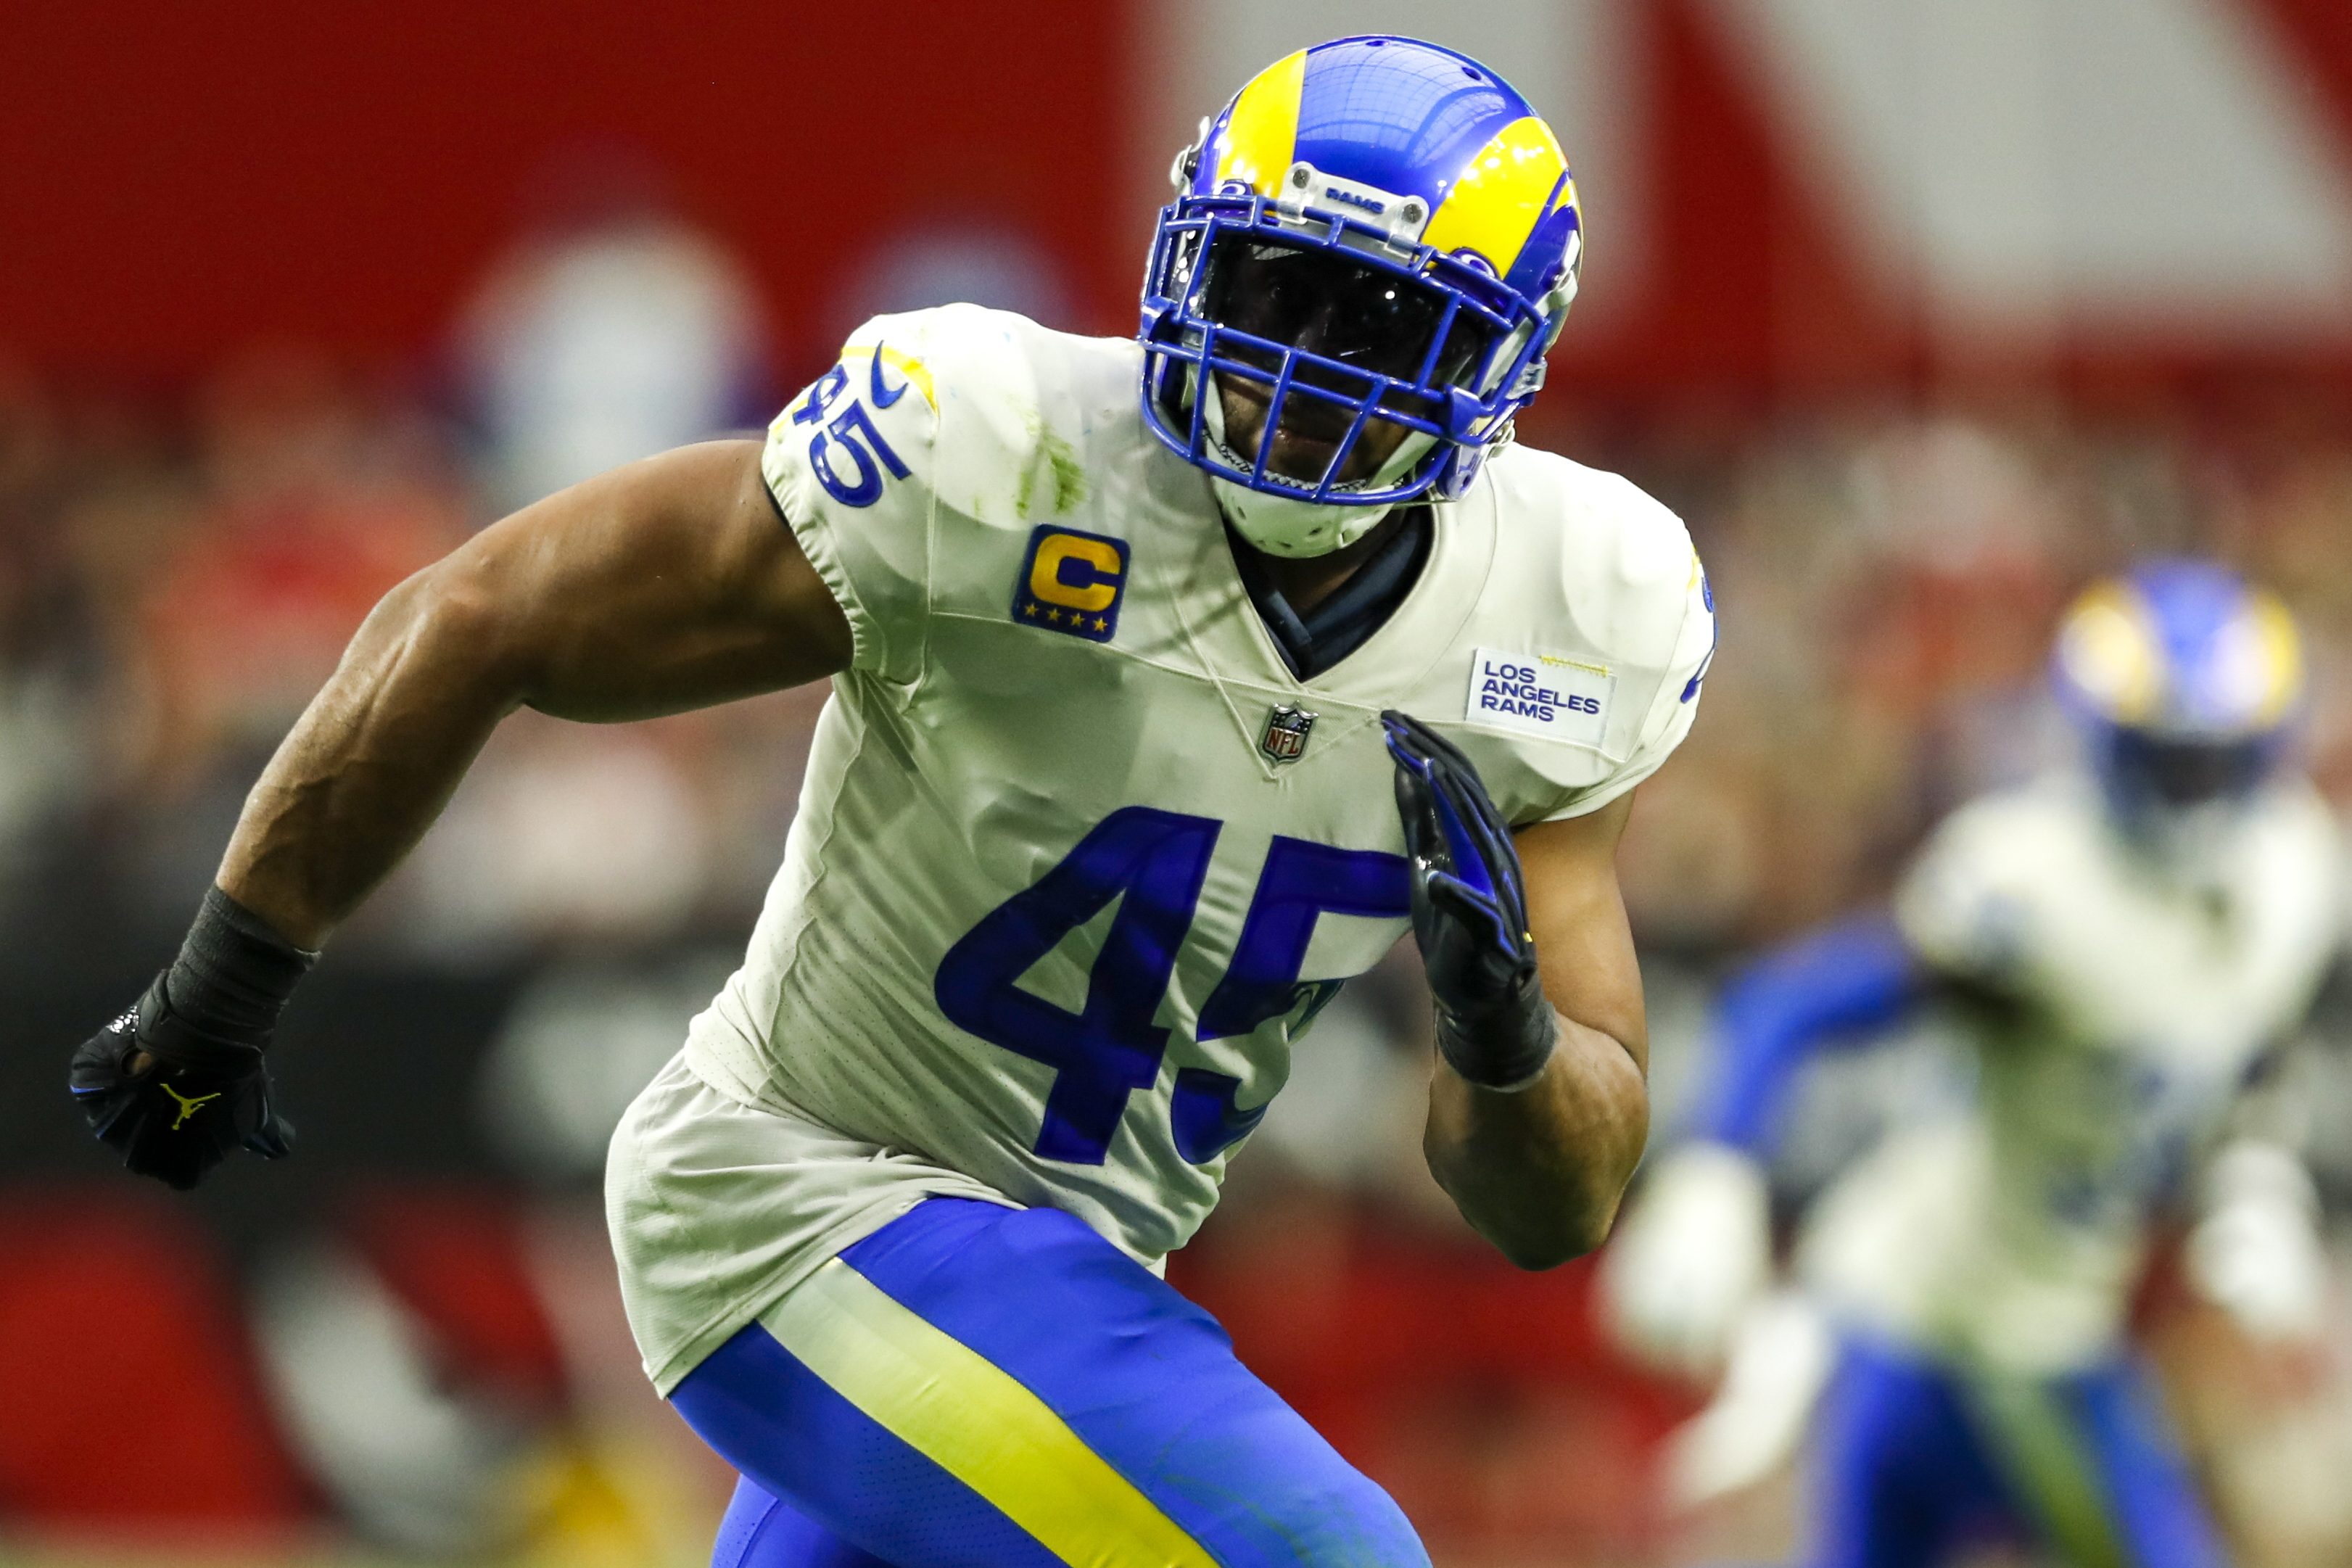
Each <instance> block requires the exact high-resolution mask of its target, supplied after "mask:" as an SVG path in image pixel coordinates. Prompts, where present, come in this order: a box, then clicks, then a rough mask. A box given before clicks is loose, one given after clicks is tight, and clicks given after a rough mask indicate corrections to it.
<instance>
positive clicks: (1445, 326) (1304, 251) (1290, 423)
mask: <svg viewBox="0 0 2352 1568" xmlns="http://www.w3.org/2000/svg"><path fill="white" fill-rule="evenodd" d="M1202 296H1203V302H1204V306H1205V310H1206V314H1207V315H1208V316H1209V318H1210V319H1211V320H1213V321H1216V322H1218V323H1220V324H1221V325H1222V326H1223V327H1224V328H1225V329H1227V331H1228V333H1229V337H1228V343H1227V347H1226V351H1225V355H1222V356H1220V358H1221V359H1222V358H1225V357H1227V356H1229V357H1230V361H1231V362H1232V366H1233V367H1236V368H1227V369H1225V370H1224V371H1223V374H1217V375H1216V377H1215V380H1216V388H1217V393H1218V395H1219V397H1220V399H1221V401H1222V408H1221V410H1220V413H1221V414H1222V416H1223V430H1222V432H1213V435H1214V436H1215V437H1216V438H1217V439H1218V440H1219V441H1220V442H1221V444H1222V445H1223V447H1225V449H1226V451H1227V452H1229V453H1233V454H1238V455H1239V458H1240V459H1241V460H1244V461H1246V462H1248V463H1249V464H1250V465H1251V466H1252V468H1255V466H1256V464H1257V461H1258V459H1259V458H1260V457H1261V456H1263V457H1264V458H1265V469H1266V472H1267V473H1268V474H1269V475H1270V476H1272V477H1274V478H1276V479H1280V480H1289V481H1293V482H1296V483H1299V484H1302V485H1307V486H1312V485H1318V484H1320V483H1322V482H1323V481H1324V480H1326V479H1329V480H1330V481H1331V482H1332V483H1335V484H1340V485H1349V484H1360V483H1362V482H1363V481H1364V480H1366V479H1370V477H1371V476H1372V475H1373V474H1374V473H1375V472H1376V471H1377V470H1378V469H1379V468H1381V466H1382V465H1383V464H1385V463H1386V462H1387V461H1388V460H1389V458H1391V457H1392V456H1393V455H1394V454H1395V452H1396V450H1397V448H1398V447H1400V446H1401V445H1402V443H1403V442H1404V440H1405V438H1406V437H1408V436H1409V435H1411V434H1412V426H1407V425H1404V424H1402V423H1401V422H1399V421H1398V420H1396V419H1395V418H1392V417H1389V416H1388V415H1387V412H1386V411H1388V410H1391V409H1392V410H1394V411H1396V412H1400V413H1405V414H1408V415H1411V416H1417V417H1418V418H1419V419H1420V420H1421V421H1423V422H1424V423H1427V424H1434V423H1435V422H1436V420H1438V419H1439V418H1441V417H1442V416H1443V414H1444V410H1443V409H1442V408H1440V407H1438V406H1437V405H1435V403H1434V400H1433V399H1431V398H1428V397H1426V396H1424V395H1422V394H1420V393H1419V392H1418V391H1416V390H1413V389H1412V388H1414V387H1415V386H1417V385H1419V384H1424V383H1428V382H1432V381H1435V382H1442V383H1444V384H1449V385H1451V384H1458V382H1459V380H1460V378H1461V376H1462V375H1463V374H1464V372H1465V370H1467V369H1468V368H1469V367H1470V366H1471V365H1472V364H1473V363H1477V362H1481V361H1483V359H1484V358H1485V357H1486V353H1487V351H1488V350H1489V349H1490V348H1491V347H1492V343H1493V336H1494V334H1493V330H1492V328H1491V327H1490V326H1488V325H1487V324H1486V323H1485V322H1483V321H1480V320H1479V319H1478V318H1477V317H1476V316H1475V314H1473V313H1469V312H1465V311H1463V310H1460V309H1459V308H1458V307H1457V305H1456V304H1455V302H1454V301H1453V300H1449V299H1448V298H1447V297H1446V296H1445V295H1444V294H1443V293H1441V292H1440V291H1438V290H1437V289H1433V288H1431V287H1429V286H1428V285H1427V284H1426V283H1424V282H1423V281H1422V280H1421V279H1415V278H1408V277H1402V276H1399V275H1398V274H1397V273H1395V272H1393V271H1391V270H1388V269H1386V268H1379V267H1374V266H1371V265H1369V264H1367V263H1366V262H1364V261H1363V260H1361V259H1360V258H1358V257H1356V256H1354V255H1350V254H1349V252H1347V251H1345V250H1337V249H1329V248H1323V247H1315V248H1306V247H1298V246H1295V245H1288V244H1283V243H1279V242H1276V241H1273V240H1270V239H1268V238H1266V237H1263V236H1259V235H1244V234H1229V235H1225V236H1223V237H1221V238H1220V239H1219V241H1218V243H1217V245H1216V247H1214V248H1213V250H1211V251H1210V253H1209V256H1208V258H1207V262H1206V265H1205V266H1204V267H1203V268H1202ZM1277 345H1278V346H1277ZM1286 350H1295V351H1298V352H1297V354H1296V355H1295V356H1293V355H1291V354H1288V353H1286V352H1285V351H1286ZM1286 360H1288V361H1290V363H1289V366H1288V368H1289V370H1290V386H1289V389H1288V390H1289V394H1290V395H1286V397H1285V398H1284V399H1283V404H1282V411H1281V416H1280V417H1279V418H1269V417H1268V413H1269V411H1270V410H1271V409H1272V407H1273V405H1274V395H1275V391H1276V387H1277V386H1278V385H1279V384H1281V383H1282V380H1283V372H1284V370H1285V368H1286ZM1333 364H1337V365H1343V366H1348V367H1351V368H1353V369H1354V370H1356V371H1358V372H1361V373H1369V374H1371V375H1375V376H1379V377H1383V378H1386V379H1387V383H1388V384H1387V386H1386V388H1385V391H1384V394H1383V395H1381V397H1380V398H1379V400H1378V402H1377V403H1376V404H1375V405H1374V406H1375V407H1376V408H1378V409H1381V410H1382V412H1376V413H1372V414H1370V415H1369V416H1367V417H1365V418H1364V419H1363V420H1362V421H1361V427H1360V429H1357V430H1356V438H1355V440H1354V442H1353V443H1352V445H1351V446H1350V447H1349V449H1348V451H1347V453H1346V455H1345V457H1344V458H1341V456H1340V452H1339V447H1340V443H1341V442H1342V441H1344V440H1346V439H1347V437H1348V436H1349V432H1350V429H1351V427H1354V426H1357V424H1358V420H1357V418H1356V406H1357V398H1358V394H1359V393H1360V390H1361V384H1358V385H1349V384H1348V383H1349V381H1351V380H1353V379H1354V378H1353V377H1349V376H1348V375H1345V374H1339V373H1338V372H1336V371H1334V370H1332V369H1330V368H1328V367H1329V366H1331V365H1333ZM1237 367H1246V368H1237ZM1253 373H1254V374H1253ZM1318 394H1323V395H1318ZM1268 440H1270V441H1271V443H1272V445H1271V446H1270V447H1267V448H1266V449H1265V451H1264V452H1263V453H1262V452H1261V450H1260V447H1261V444H1262V443H1264V442H1266V441H1268Z"/></svg>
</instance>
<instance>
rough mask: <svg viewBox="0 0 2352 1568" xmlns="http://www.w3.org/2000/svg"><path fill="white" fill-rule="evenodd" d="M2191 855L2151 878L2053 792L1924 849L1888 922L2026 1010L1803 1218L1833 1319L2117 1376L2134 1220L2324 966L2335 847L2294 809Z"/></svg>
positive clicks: (2097, 805) (1945, 1347)
mask: <svg viewBox="0 0 2352 1568" xmlns="http://www.w3.org/2000/svg"><path fill="white" fill-rule="evenodd" d="M2209 848H2210V855H2209V856H2208V857H2207V858H2206V860H2205V864H2206V866H2207V869H2206V870H2205V871H2204V872H2203V873H2202V874H2201V875H2200V876H2198V877H2196V878H2193V879H2192V878H2188V877H2182V876H2177V875H2174V876H2168V875H2166V874H2165V873H2163V872H2162V871H2160V870H2159V869H2158V868H2157V866H2156V865H2155V864H2154V863H2152V862H2151V861H2150V860H2149V859H2147V858H2145V857H2143V856H2141V855H2137V854H2135V853H2134V852H2133V851H2131V850H2130V849H2129V848H2127V847H2126V845H2125V844H2124V841H2123V840H2122V839H2121V838H2120V837H2118V836H2117V834H2116V830H2115V828H2114V827H2113V826H2112V825H2111V819H2110V817H2109V815H2108V813H2107V812H2106V811H2105V808H2104V805H2103V803H2102V802H2101V800H2100V798H2099V796H2098V794H2097V792H2096V788H2095V785H2094V784H2092V783H2091V782H2090V781H2089V780H2087V779H2078V778H2072V777H2068V778H2060V779H2052V780H2049V781H2045V782H2044V783H2042V784H2037V785H2034V786H2032V787H2031V788H2028V789H2024V790H2020V791H2017V792H2014V793H2011V794H2005V795H1995V796H1991V797H1989V798H1986V799H1984V800H1980V801H1978V802H1976V803H1974V804H1972V805H1969V806H1966V807H1964V808H1963V809H1961V810H1960V811H1958V813H1956V814H1954V815H1953V816H1952V817H1950V818H1949V819H1948V821H1947V822H1946V823H1945V824H1944V826H1942V827H1941V828H1940V829H1939V830H1938V831H1937V834H1936V836H1935V837H1934V838H1933V840H1932V841H1931V842H1930V843H1929V845H1928V847H1927V849H1926V851H1925V852H1924V853H1923V854H1922V856H1921V857H1920V858H1919V860H1918V861H1917V863H1916V866H1915V867H1914V868H1913V870H1912V872H1911V874H1910V875H1909V877H1908V878H1907V879H1906V883H1905V885H1904V887H1903V888H1902V889H1901V891H1900V893H1899V894H1898V896H1897V898H1896V900H1895V916H1896V920H1897V922H1898V923H1899V924H1900V926H1901V927H1902V930H1903V932H1904V935H1905V937H1906V941H1907V942H1909V944H1910V945H1911V946H1912V947H1913V948H1914V949H1915V950H1916V952H1918V953H1920V954H1921V955H1922V956H1923V957H1924V958H1925V959H1927V962H1929V963H1932V964H1934V965H1935V966H1937V968H1938V969H1941V970H1944V971H1946V972H1948V973H1953V974H1957V975H1962V976H1977V977H1980V978H1982V979H1984V980H1985V981H1987V982H1988V983H1989V984H1990V985H1991V986H1992V988H1994V989H1995V990H1997V991H1999V992H2001V993H2003V994H2008V995H2011V996H2013V997H2016V998H2018V999H2019V1000H2020V1001H2021V1002H2022V1004H2023V1008H2022V1011H2021V1014H2020V1015H2019V1016H2018V1017H2017V1018H2016V1019H2015V1021H2014V1022H2011V1023H2008V1024H2002V1025H1986V1026H1979V1027H1978V1028H1977V1029H1976V1030H1975V1031H1974V1032H1975V1035H1976V1044H1977V1046H1978V1047H1979V1048H1978V1050H1977V1051H1976V1053H1975V1058H1976V1068H1977V1074H1978V1082H1977V1089H1976V1092H1975V1094H1974V1096H1973V1100H1972V1102H1971V1104H1970V1105H1969V1108H1968V1110H1967V1111H1966V1112H1965V1113H1964V1114H1961V1115H1958V1116H1955V1117H1953V1118H1951V1119H1949V1120H1948V1121H1943V1122H1940V1123H1931V1124H1928V1125H1925V1126H1917V1127H1907V1128H1905V1129H1902V1130H1899V1131H1897V1132H1896V1133H1895V1134H1894V1135H1892V1136H1891V1137H1890V1138H1889V1139H1888V1140H1887V1142H1885V1144H1884V1145H1883V1146H1882V1147H1881V1148H1880V1149H1879V1150H1878V1151H1877V1152H1875V1153H1874V1155H1872V1156H1871V1157H1869V1158H1867V1159H1865V1160H1864V1161H1863V1162H1861V1163H1859V1164H1858V1165H1857V1166H1856V1167H1855V1168H1854V1169H1853V1170H1852V1171H1851V1172H1849V1173H1847V1174H1846V1175H1844V1176H1843V1178H1841V1180H1840V1181H1839V1183H1838V1184H1836V1186H1835V1187H1834V1188H1833V1189H1832V1192H1831V1193H1830V1194H1828V1195H1827V1196H1826V1197H1825V1198H1824V1199H1823V1200H1822V1204H1821V1205H1819V1206H1818V1207H1817V1208H1816V1210H1815V1211H1814V1213H1813V1215H1812V1216H1811V1220H1810V1222H1809V1226H1808V1233H1807V1236H1806V1238H1805V1241H1804V1243H1803V1253H1802V1260H1801V1261H1802V1266H1803V1269H1804V1272H1805V1274H1806V1276H1807V1278H1808V1280H1809V1282H1810V1283H1811V1284H1812V1285H1813V1286H1814V1287H1815V1288H1816V1289H1818V1290H1820V1291H1821V1292H1822V1295H1823V1298H1824V1300H1825V1301H1826V1302H1827V1303H1828V1304H1829V1305H1831V1306H1832V1309H1833V1310H1837V1311H1839V1312H1840V1313H1841V1314H1842V1315H1844V1316H1847V1317H1849V1318H1852V1319H1855V1320H1858V1321H1860V1323H1861V1324H1863V1325H1864V1326H1865V1327H1868V1328H1873V1329H1875V1330H1878V1331H1883V1332H1888V1333H1892V1334H1895V1335H1896V1336H1898V1337H1899V1338H1902V1339H1904V1340H1906V1341H1909V1342H1916V1343H1922V1344H1925V1345H1927V1346H1930V1347H1933V1348H1936V1349H1939V1350H1942V1351H1945V1352H1950V1353H1954V1354H1958V1355H1960V1356H1963V1357H1965V1358H1967V1359H1969V1360H1970V1361H1972V1362H1975V1363H1979V1364H1983V1365H1986V1366H1989V1367H1991V1368H1996V1369H2000V1370H2002V1371H2009V1372H2016V1373H2033V1374H2053V1373H2064V1372H2068V1371H2073V1370H2076V1369H2079V1368H2082V1367H2085V1366H2088V1365H2090V1364H2092V1363H2095V1362H2096V1361H2098V1360H2099V1359H2101V1358H2102V1357H2104V1356H2105V1355H2108V1354H2111V1353H2112V1352H2114V1351H2115V1349H2116V1344H2117V1342H2118V1338H2119V1335H2120V1332H2121V1330H2122V1328H2123V1324H2124V1318H2125V1313H2126V1309H2127V1306H2128V1304H2129V1297H2130V1293H2131V1290H2132V1288H2133V1286H2134V1284H2135V1282H2136V1280H2137V1275H2138V1271H2139V1268H2140V1266H2141V1264H2142V1262H2143V1260H2144V1257H2145V1247H2146V1245H2147V1233H2148V1226H2147V1221H2148V1219H2149V1217H2150V1211H2151V1207H2152V1205H2154V1203H2155V1201H2156V1200H2157V1199H2158V1197H2159V1196H2160V1195H2161V1194H2162V1192H2163V1190H2164V1188H2165V1187H2166V1186H2167V1185H2168V1184H2169V1183H2170V1182H2171V1181H2172V1180H2173V1179H2174V1178H2175V1177H2176V1176H2177V1175H2178V1174H2179V1172H2180V1170H2181V1168H2182V1166H2183V1163H2184V1162H2185V1161H2186V1159H2187V1157H2188V1156H2189V1154H2190V1153H2191V1152H2192V1150H2193V1147H2194V1145H2195V1144H2196V1143H2197V1142H2199V1141H2200V1140H2201V1139H2204V1138H2207V1137H2210V1135H2211V1134H2212V1133H2214V1132H2215V1131H2217V1130H2218V1124H2219V1122H2220V1121H2221V1118H2222V1115H2223V1113H2224V1111H2225V1110H2226V1109H2227V1107H2228V1106H2229V1105H2230V1103H2231V1100H2232V1099H2233V1097H2234V1096H2235V1094H2236V1092H2237V1090H2238V1089H2239V1088H2240V1087H2241V1086H2242V1083H2243V1082H2244V1080H2245V1079H2246V1077H2247V1075H2248V1073H2249V1071H2250V1070H2251V1069H2252V1068H2253V1067H2254V1066H2255V1064H2256V1062H2257V1059H2258V1058H2259V1057H2260V1055H2261V1054H2262V1052H2263V1050H2264V1049H2265V1047H2269V1046H2271V1045H2272V1044H2273V1043H2274V1042H2276V1041H2277V1040H2279V1039H2280V1037H2282V1036H2283V1035H2284V1034H2286V1033H2287V1032H2288V1031H2290V1030H2292V1029H2293V1028H2294V1026H2295V1025H2296V1024H2297V1023H2298V1022H2299V1020H2300V1019H2301V1017H2302V1016H2303V1013H2304V1011H2305V1008H2306V1007H2307V1006H2308V1005H2309V1003H2310V1001H2311V998H2312V995H2313V994H2314V992H2315V989H2316V988H2317V986H2318V984H2319V983H2320V980H2321V978H2322V976H2323V974H2324V973H2325V971H2326V967H2327V965H2328V963H2329V962H2330V960H2331V959H2332V958H2333V956H2334V954H2335V952H2336V948H2337V944H2338V942H2339V924H2338V921H2339V915H2338V910H2339V907H2340V906H2339V897H2338V876H2339V864H2340V852H2339V849H2338V846H2337V841H2336V828H2335V825H2334V822H2333V819H2332V818H2331V817H2330V816H2329V815H2328V812H2327V808H2326V805H2324V803H2322V801H2321V800H2320V799H2319V797H2318V795H2316V794H2315V792H2313V790H2312V789H2311V788H2310V786H2309V785H2308V784H2304V783H2302V782H2301V781H2291V782H2288V783H2285V784H2280V785H2278V786H2274V787H2273V788H2272V789H2271V790H2269V791H2267V792H2265V793H2264V794H2263V795H2260V796H2258V797H2256V798H2255V799H2254V800H2253V801H2252V802H2251V803H2250V804H2249V805H2248V806H2247V807H2246V809H2245V810H2244V812H2243V813H2242V815H2241V816H2239V817H2238V818H2237V819H2236V821H2235V824H2234V826H2232V827H2231V830H2230V831H2229V833H2228V834H2227V836H2226V837H2224V838H2222V839H2221V840H2220V841H2218V842H2215V843H2213V844H2211V845H2210V846H2209Z"/></svg>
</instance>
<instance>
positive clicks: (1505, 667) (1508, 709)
mask: <svg viewBox="0 0 2352 1568" xmlns="http://www.w3.org/2000/svg"><path fill="white" fill-rule="evenodd" d="M1616 689H1617V677H1616V676H1615V675H1613V674H1612V673H1611V672H1610V669H1609V668H1608V667H1607V666H1606V665H1600V664H1587V663H1584V662H1582V661H1580V660H1578V659H1572V658H1553V657H1552V656H1550V655H1549V654H1538V653H1497V652H1496V651H1495V650H1494V649H1492V648H1484V647H1482V648H1475V649H1473V650H1472V651H1471V655H1470V700H1469V702H1468V704H1467V705H1466V706H1465V709H1464V710H1463V713H1462V717H1463V718H1464V719H1465V720H1467V721H1470V722H1473V723H1482V724H1492V725H1494V726H1496V728H1498V729H1504V730H1513V731H1517V732H1518V733H1520V734H1523V735H1540V736H1542V737H1543V738H1544V739H1545V740H1547V741H1567V742H1572V743H1574V744H1576V745H1580V746H1598V745H1600V744H1601V737H1602V736H1603V735H1604V734H1606V733H1607V731H1608V728H1609V700H1610V698H1611V696H1612V695H1613V694H1614V692H1615V691H1616Z"/></svg>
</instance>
